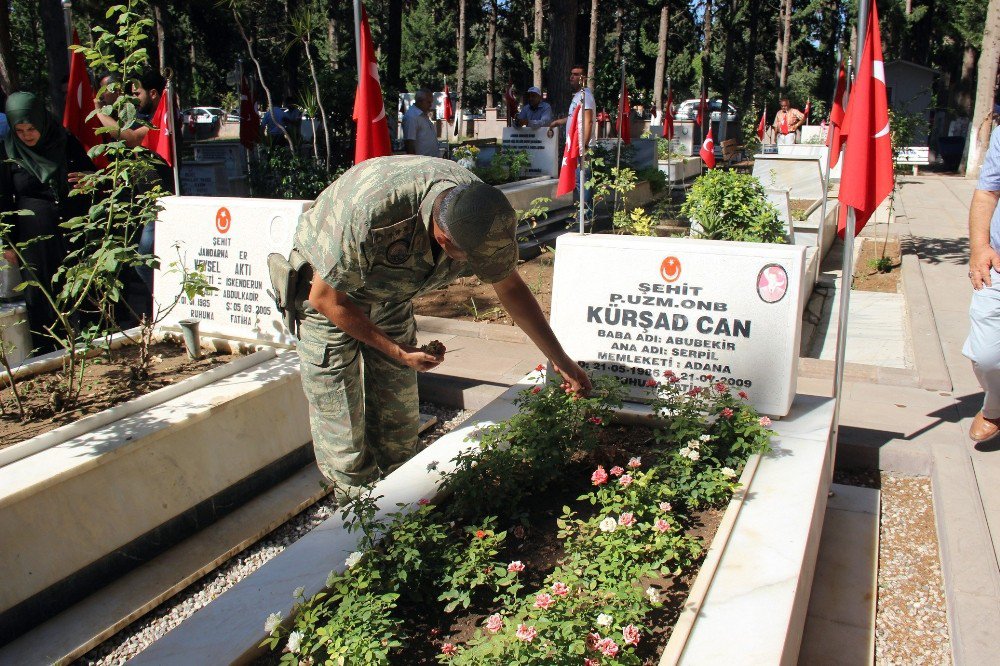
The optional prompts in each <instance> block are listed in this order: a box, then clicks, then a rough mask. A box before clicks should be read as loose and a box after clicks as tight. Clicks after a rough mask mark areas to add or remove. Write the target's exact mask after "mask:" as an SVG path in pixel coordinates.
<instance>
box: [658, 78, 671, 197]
mask: <svg viewBox="0 0 1000 666" xmlns="http://www.w3.org/2000/svg"><path fill="white" fill-rule="evenodd" d="M670 92H671V91H670V76H669V75H668V76H667V104H666V107H665V108H663V109H661V110H660V119H661V122H662V123H663V127H664V129H666V127H667V113H670V111H671V109H670V108H669V107H670ZM672 129H673V122H671V130H672ZM661 133H662V132H661ZM670 133H671V134H673V131H671V132H670ZM673 140H674V138H673V137H672V136H671V137H669V138H668V139H667V194H669V195H670V196H668V197H667V198H668V199H669V200H670V202H672V201H673V196H674V182H673V179H672V176H671V173H670V153H672V152H673V150H672V149H671V147H670V144H671V143H672V142H673Z"/></svg>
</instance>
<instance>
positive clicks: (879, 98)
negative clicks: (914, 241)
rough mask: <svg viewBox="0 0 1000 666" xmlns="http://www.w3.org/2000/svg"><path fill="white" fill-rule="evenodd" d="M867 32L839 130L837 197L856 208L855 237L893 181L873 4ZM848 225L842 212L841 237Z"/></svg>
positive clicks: (877, 30)
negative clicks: (841, 161) (840, 164)
mask: <svg viewBox="0 0 1000 666" xmlns="http://www.w3.org/2000/svg"><path fill="white" fill-rule="evenodd" d="M865 32H866V34H865V48H864V52H863V53H862V54H861V62H860V63H859V64H858V74H857V77H856V78H855V80H854V87H853V88H851V99H850V101H849V102H848V103H847V113H846V115H845V116H844V129H843V133H844V134H845V135H847V140H846V142H845V151H844V166H843V171H842V173H843V175H842V176H841V179H840V195H839V199H840V203H841V206H842V207H846V206H850V207H851V208H853V209H854V210H855V221H856V225H857V226H856V227H855V235H857V234H858V233H859V232H860V231H861V229H863V228H864V226H865V224H866V223H867V222H868V220H869V218H871V216H872V214H873V213H874V212H875V209H876V208H877V207H878V205H879V204H880V203H881V202H882V200H883V199H885V198H886V197H887V196H889V194H890V193H891V192H892V188H893V184H894V179H893V173H892V141H891V139H890V137H889V104H888V102H887V99H886V97H887V96H886V89H885V68H884V65H883V61H882V36H881V34H879V28H878V9H877V8H876V3H874V2H872V5H871V13H870V14H869V15H868V29H867V30H866V31H865ZM846 226H847V225H846V215H842V216H841V220H840V223H839V224H838V225H837V227H838V228H837V231H838V233H839V234H840V236H841V238H843V236H844V230H845V229H846Z"/></svg>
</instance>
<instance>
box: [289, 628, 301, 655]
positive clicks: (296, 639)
mask: <svg viewBox="0 0 1000 666" xmlns="http://www.w3.org/2000/svg"><path fill="white" fill-rule="evenodd" d="M286 647H287V648H288V651H289V652H291V653H292V654H295V653H297V652H298V651H299V648H300V647H302V632H301V631H293V632H292V633H290V634H288V645H287V646H286Z"/></svg>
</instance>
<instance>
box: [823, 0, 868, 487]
mask: <svg viewBox="0 0 1000 666" xmlns="http://www.w3.org/2000/svg"><path fill="white" fill-rule="evenodd" d="M868 3H869V0H858V40H857V50H856V51H855V62H861V54H862V53H863V49H864V45H865V36H866V34H867V32H868V6H869V5H868ZM845 151H846V148H845ZM856 227H857V220H856V215H855V212H854V208H851V207H848V209H847V224H846V225H845V229H844V258H843V268H842V273H841V278H840V321H839V322H838V324H837V357H836V364H835V374H834V380H833V399H834V407H833V429H832V432H831V434H830V448H831V452H830V453H831V455H830V465H831V473H832V468H833V464H834V462H835V458H836V453H837V437H838V436H839V434H840V402H841V395H842V393H843V386H844V364H845V360H846V358H845V357H846V355H847V318H848V314H849V313H850V300H851V283H852V282H853V281H854V280H853V278H854V234H855V228H856Z"/></svg>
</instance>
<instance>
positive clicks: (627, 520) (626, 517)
mask: <svg viewBox="0 0 1000 666" xmlns="http://www.w3.org/2000/svg"><path fill="white" fill-rule="evenodd" d="M618 524H619V525H624V526H625V527H631V526H632V525H635V516H633V515H632V514H631V513H629V512H626V513H623V514H622V515H621V516H619V517H618Z"/></svg>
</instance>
